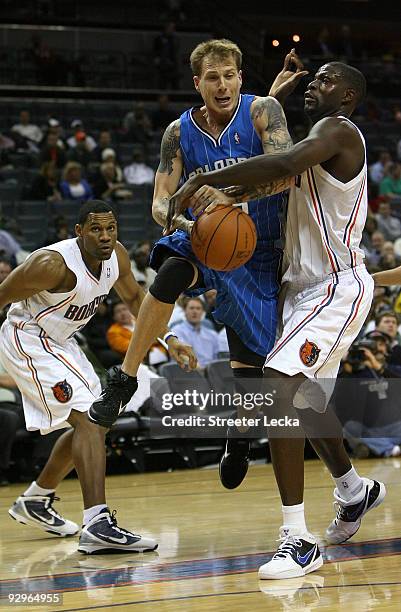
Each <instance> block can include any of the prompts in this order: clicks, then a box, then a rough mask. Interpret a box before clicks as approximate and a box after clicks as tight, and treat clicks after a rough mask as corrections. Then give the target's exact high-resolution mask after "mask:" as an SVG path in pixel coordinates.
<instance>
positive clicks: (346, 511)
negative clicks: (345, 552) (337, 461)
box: [326, 477, 386, 544]
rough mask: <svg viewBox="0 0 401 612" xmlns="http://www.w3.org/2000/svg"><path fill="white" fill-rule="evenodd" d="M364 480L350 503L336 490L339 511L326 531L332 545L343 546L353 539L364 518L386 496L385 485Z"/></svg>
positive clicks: (375, 481) (335, 495)
mask: <svg viewBox="0 0 401 612" xmlns="http://www.w3.org/2000/svg"><path fill="white" fill-rule="evenodd" d="M362 480H363V487H362V489H361V491H359V493H357V495H355V496H354V497H353V498H352V499H351V500H350V501H345V500H344V499H341V497H340V494H339V492H338V489H337V488H335V489H334V498H335V500H336V501H335V502H334V503H335V505H336V506H337V508H338V511H337V516H336V518H335V519H334V520H333V521H332V522H331V523H330V525H329V526H328V527H327V529H326V540H327V541H328V542H329V543H330V544H341V542H346V541H347V540H349V539H350V538H352V536H353V535H355V533H356V532H357V531H358V529H359V527H360V526H361V521H362V517H364V516H365V514H366V513H367V512H369V510H373V508H377V506H379V505H380V504H381V503H382V501H383V499H384V497H385V495H386V487H385V486H384V484H383V483H382V482H379V481H377V480H371V479H370V478H364V477H363V478H362Z"/></svg>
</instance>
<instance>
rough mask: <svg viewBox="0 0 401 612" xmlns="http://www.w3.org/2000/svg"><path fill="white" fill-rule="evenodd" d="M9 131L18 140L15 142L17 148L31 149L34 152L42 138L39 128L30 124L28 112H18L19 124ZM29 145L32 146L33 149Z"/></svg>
mask: <svg viewBox="0 0 401 612" xmlns="http://www.w3.org/2000/svg"><path fill="white" fill-rule="evenodd" d="M11 131H12V132H13V134H14V135H15V137H16V138H17V139H18V140H17V141H16V142H17V146H18V147H22V148H33V150H35V151H36V150H37V145H39V143H40V142H41V140H42V138H43V134H42V130H41V129H40V127H39V126H38V125H35V124H34V123H31V116H30V113H29V111H28V110H22V111H21V112H20V115H19V123H16V124H15V125H13V127H12V128H11ZM24 145H25V146H24ZM29 145H33V147H30V146H29Z"/></svg>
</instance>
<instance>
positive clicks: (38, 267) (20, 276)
mask: <svg viewBox="0 0 401 612" xmlns="http://www.w3.org/2000/svg"><path fill="white" fill-rule="evenodd" d="M66 274H67V267H66V265H65V262H64V259H63V258H62V256H61V255H60V254H59V253H56V252H55V251H45V250H42V251H38V252H37V253H34V254H33V255H31V256H30V257H29V258H28V259H27V260H26V261H25V262H24V263H23V264H21V265H20V266H18V267H17V268H15V270H13V271H12V272H11V274H9V276H7V278H6V279H5V280H4V281H3V282H2V283H1V284H0V309H2V308H4V306H6V305H7V304H11V303H12V302H19V301H21V300H26V299H27V298H29V297H31V296H32V295H36V294H37V293H40V292H41V291H45V290H46V291H52V290H57V289H58V288H62V285H63V282H64V280H65V277H66Z"/></svg>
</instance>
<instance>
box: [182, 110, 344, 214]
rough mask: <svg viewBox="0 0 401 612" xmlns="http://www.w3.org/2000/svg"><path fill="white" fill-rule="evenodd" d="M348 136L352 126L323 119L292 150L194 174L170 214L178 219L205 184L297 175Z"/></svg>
mask: <svg viewBox="0 0 401 612" xmlns="http://www.w3.org/2000/svg"><path fill="white" fill-rule="evenodd" d="M344 123H345V122H344ZM353 137H354V136H353ZM349 139H350V128H349V126H347V127H345V126H344V125H343V124H342V122H339V120H338V118H337V117H327V118H324V119H321V121H319V122H318V123H316V125H315V126H314V127H313V128H312V130H311V132H310V134H309V136H308V137H307V138H305V139H304V140H301V142H299V143H297V144H296V145H294V146H293V147H292V149H290V150H289V151H285V152H284V153H278V154H277V155H271V154H268V155H258V156H256V157H252V158H251V159H247V160H245V161H243V162H241V163H240V164H235V165H233V166H228V167H226V168H224V169H222V170H213V172H207V173H204V174H197V175H195V176H193V177H192V178H190V179H189V180H188V181H187V182H186V183H185V184H184V185H183V186H182V187H181V188H180V189H179V190H178V191H177V193H176V194H175V195H174V197H173V198H171V205H170V216H171V218H172V220H174V222H175V218H176V216H177V215H180V214H182V212H183V211H184V210H185V209H186V208H187V206H188V205H187V201H188V200H189V198H190V197H191V196H192V195H193V194H194V193H195V192H196V191H197V190H198V189H199V188H200V187H202V185H212V186H220V187H225V186H230V185H243V186H249V187H252V186H253V185H262V184H267V183H271V182H272V181H277V180H279V179H285V178H290V177H294V176H297V175H298V174H302V173H303V172H304V171H305V170H307V169H308V168H310V167H312V166H316V165H317V164H321V163H323V162H325V161H327V160H329V159H331V158H332V157H334V156H335V155H337V154H338V153H340V152H341V150H343V148H344V147H347V146H349V143H350V140H349Z"/></svg>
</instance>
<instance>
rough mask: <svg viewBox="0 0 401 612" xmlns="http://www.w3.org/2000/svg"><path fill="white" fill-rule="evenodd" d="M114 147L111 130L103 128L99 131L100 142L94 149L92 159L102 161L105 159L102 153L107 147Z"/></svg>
mask: <svg viewBox="0 0 401 612" xmlns="http://www.w3.org/2000/svg"><path fill="white" fill-rule="evenodd" d="M110 148H112V139H111V132H110V130H102V131H101V132H100V133H99V138H98V144H97V145H96V147H95V148H94V149H93V151H92V161H93V162H97V163H99V164H100V163H101V162H102V161H104V160H103V159H102V153H103V151H104V150H105V149H110Z"/></svg>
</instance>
